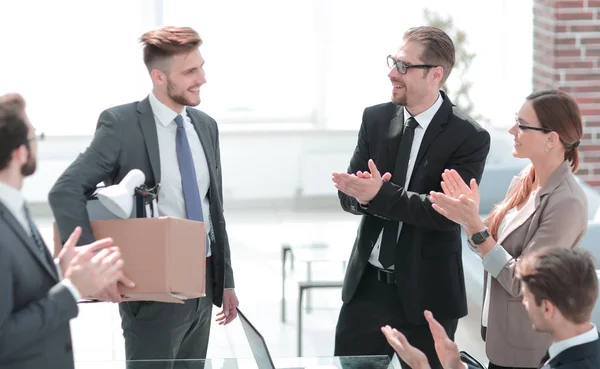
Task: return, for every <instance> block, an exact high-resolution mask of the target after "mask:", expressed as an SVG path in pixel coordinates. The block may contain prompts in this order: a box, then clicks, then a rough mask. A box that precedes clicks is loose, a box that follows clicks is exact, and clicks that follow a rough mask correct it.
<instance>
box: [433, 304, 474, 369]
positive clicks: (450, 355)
mask: <svg viewBox="0 0 600 369" xmlns="http://www.w3.org/2000/svg"><path fill="white" fill-rule="evenodd" d="M425 319H427V322H428V323H429V330H430V331H431V335H432V336H433V342H434V343H435V352H436V353H437V355H438V358H439V359H440V363H441V364H442V366H443V367H444V369H464V368H465V367H466V365H465V364H464V363H463V362H462V361H461V360H460V353H459V352H458V346H457V345H456V343H455V342H453V341H452V340H451V339H450V338H449V337H448V334H447V333H446V330H445V329H444V327H442V325H441V324H440V323H438V321H437V320H435V319H434V318H433V314H432V313H431V312H430V311H427V310H425Z"/></svg>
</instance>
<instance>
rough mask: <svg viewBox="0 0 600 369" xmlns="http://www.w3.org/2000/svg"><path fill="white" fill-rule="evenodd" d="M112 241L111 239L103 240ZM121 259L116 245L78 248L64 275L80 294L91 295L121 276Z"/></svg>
mask: <svg viewBox="0 0 600 369" xmlns="http://www.w3.org/2000/svg"><path fill="white" fill-rule="evenodd" d="M103 241H104V242H108V243H112V240H111V239H107V240H103ZM122 269H123V259H122V258H121V252H120V251H119V248H118V247H104V248H102V249H101V250H99V251H97V250H96V249H95V248H93V247H88V248H85V249H83V250H80V251H78V252H77V253H76V255H75V256H74V257H73V259H72V260H71V263H70V264H69V265H68V266H67V268H66V270H65V272H64V277H65V279H68V280H70V281H71V283H73V285H74V286H75V288H77V291H79V293H80V294H81V295H82V296H93V295H95V294H96V293H98V291H100V290H102V289H103V288H106V286H108V285H110V284H112V283H115V282H116V281H117V280H118V279H119V278H121V277H122V275H123V274H122Z"/></svg>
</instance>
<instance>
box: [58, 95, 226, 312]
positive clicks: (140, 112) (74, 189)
mask: <svg viewBox="0 0 600 369" xmlns="http://www.w3.org/2000/svg"><path fill="white" fill-rule="evenodd" d="M187 112H188V114H189V116H190V119H191V121H192V124H193V125H194V128H195V129H196V132H197V133H198V137H199V138H200V142H201V143H202V148H203V149H204V154H205V155H206V160H207V164H208V170H209V173H210V188H209V193H208V197H209V202H210V217H211V221H212V226H213V229H214V234H215V242H213V243H211V252H212V256H211V258H210V259H211V263H212V266H213V270H214V271H215V272H214V294H213V302H214V304H215V305H217V306H221V304H222V301H223V289H224V288H233V287H234V281H233V271H232V268H231V257H230V251H229V240H228V238H227V231H226V230H225V218H224V216H223V187H222V183H221V156H220V151H219V131H218V127H217V123H216V122H215V120H214V119H212V118H211V117H210V116H208V115H207V114H205V113H203V112H201V111H199V110H196V109H191V108H188V109H187ZM132 169H140V170H141V171H142V172H144V174H145V175H146V184H148V185H149V186H154V185H155V184H157V183H160V178H161V177H160V175H161V173H160V155H159V146H158V136H157V132H156V122H155V120H154V114H153V112H152V108H151V106H150V103H149V101H148V98H146V99H144V100H142V101H140V102H134V103H130V104H126V105H120V106H116V107H113V108H110V109H107V110H105V111H103V112H102V114H101V115H100V118H99V120H98V125H97V127H96V132H95V134H94V139H93V140H92V143H91V144H90V146H89V147H88V148H87V149H86V150H85V152H83V153H82V154H80V155H79V157H78V158H77V159H76V160H75V161H74V162H73V163H72V164H71V165H70V166H69V167H68V168H67V170H66V171H65V172H64V173H63V174H62V175H61V176H60V178H59V179H58V180H57V182H56V183H55V184H54V186H53V187H52V189H51V191H50V195H49V202H50V206H51V207H52V212H53V213H54V217H55V218H56V223H57V225H58V229H59V231H60V235H61V238H62V240H63V241H65V240H66V239H67V238H68V236H69V235H70V234H71V232H72V231H73V229H74V228H75V227H77V226H81V227H82V228H83V233H82V235H81V239H80V240H79V243H80V244H82V245H83V244H87V243H90V242H93V241H94V236H93V234H92V231H91V228H90V223H89V218H88V214H87V211H86V201H87V199H88V197H89V196H90V195H91V193H93V191H94V190H95V188H96V185H97V184H98V183H99V182H104V183H105V184H106V185H110V184H113V183H119V182H120V181H121V180H122V179H123V177H125V175H127V173H129V171H130V170H132ZM159 201H160V194H159Z"/></svg>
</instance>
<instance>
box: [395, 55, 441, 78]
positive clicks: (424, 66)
mask: <svg viewBox="0 0 600 369" xmlns="http://www.w3.org/2000/svg"><path fill="white" fill-rule="evenodd" d="M390 60H391V63H392V64H393V65H390ZM387 65H388V67H389V68H390V69H392V67H393V66H395V67H396V70H397V71H398V73H400V74H406V73H408V70H409V69H431V68H437V67H439V65H433V64H406V63H405V62H403V61H402V60H396V59H394V57H393V56H391V55H388V56H387ZM400 65H402V66H403V67H404V72H402V71H401V70H400Z"/></svg>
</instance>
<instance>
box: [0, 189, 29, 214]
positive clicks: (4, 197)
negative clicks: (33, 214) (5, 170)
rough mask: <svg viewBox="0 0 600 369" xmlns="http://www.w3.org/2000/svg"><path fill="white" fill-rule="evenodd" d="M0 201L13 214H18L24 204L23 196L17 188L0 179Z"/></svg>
mask: <svg viewBox="0 0 600 369" xmlns="http://www.w3.org/2000/svg"><path fill="white" fill-rule="evenodd" d="M0 201H1V202H2V203H3V204H4V205H5V206H6V207H7V208H8V210H10V211H11V213H13V214H15V215H16V214H20V213H21V211H22V210H23V205H25V198H24V197H23V195H22V194H21V192H20V191H19V190H17V189H16V188H14V187H12V186H10V185H8V184H6V183H4V182H2V181H0Z"/></svg>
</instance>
